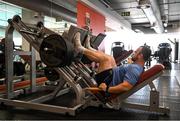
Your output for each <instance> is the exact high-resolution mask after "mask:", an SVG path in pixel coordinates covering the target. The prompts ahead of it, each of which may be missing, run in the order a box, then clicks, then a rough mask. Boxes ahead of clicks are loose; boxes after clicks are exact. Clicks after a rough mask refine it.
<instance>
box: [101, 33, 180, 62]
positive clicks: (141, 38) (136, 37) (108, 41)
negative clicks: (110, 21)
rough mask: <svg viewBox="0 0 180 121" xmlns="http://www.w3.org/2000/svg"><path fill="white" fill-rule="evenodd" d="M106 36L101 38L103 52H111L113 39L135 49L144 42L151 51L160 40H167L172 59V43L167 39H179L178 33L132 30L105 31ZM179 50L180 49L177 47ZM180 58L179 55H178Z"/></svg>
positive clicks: (128, 48) (127, 47)
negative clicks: (134, 31)
mask: <svg viewBox="0 0 180 121" xmlns="http://www.w3.org/2000/svg"><path fill="white" fill-rule="evenodd" d="M106 35H107V36H106V37H105V39H104V40H103V41H104V44H105V53H107V54H110V53H111V45H112V43H113V42H115V41H120V42H124V44H125V49H126V50H130V49H133V50H135V49H136V48H138V47H139V46H141V45H144V43H146V44H147V45H149V46H151V49H152V51H153V52H154V51H156V50H157V47H158V45H159V44H160V43H162V42H167V43H170V44H171V47H172V59H174V44H172V43H171V42H170V41H169V40H168V39H170V40H172V41H174V40H175V39H176V40H178V41H179V40H180V36H179V35H178V34H137V33H132V32H123V31H122V32H106ZM179 50H180V49H179ZM179 59H180V57H179Z"/></svg>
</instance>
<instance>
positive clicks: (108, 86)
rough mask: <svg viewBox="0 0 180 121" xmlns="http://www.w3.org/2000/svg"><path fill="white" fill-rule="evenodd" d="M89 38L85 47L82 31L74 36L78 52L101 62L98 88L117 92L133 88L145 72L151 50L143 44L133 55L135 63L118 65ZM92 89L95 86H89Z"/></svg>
mask: <svg viewBox="0 0 180 121" xmlns="http://www.w3.org/2000/svg"><path fill="white" fill-rule="evenodd" d="M89 40H90V38H89V37H88V38H87V39H86V41H85V47H83V46H82V45H81V41H80V33H79V32H77V33H76V34H75V37H74V47H75V51H76V52H78V53H82V54H84V55H85V56H87V57H88V58H89V59H90V60H92V61H95V62H97V63H99V67H98V72H97V75H96V81H97V83H98V87H97V88H98V89H102V90H104V91H106V92H108V93H116V94H118V93H121V92H124V91H127V90H129V89H131V88H132V87H133V86H134V85H135V84H136V82H137V81H138V79H139V77H140V75H141V73H142V72H143V70H144V64H145V61H147V60H148V59H149V57H150V55H151V50H150V49H149V48H147V47H145V46H141V47H139V48H138V49H137V50H136V51H134V53H133V55H132V60H133V62H134V63H132V64H125V65H121V66H117V65H116V62H115V60H114V58H113V57H112V56H110V55H107V54H105V53H103V52H100V51H97V50H95V49H93V48H91V46H90V43H89ZM91 89H94V87H92V88H89V90H91Z"/></svg>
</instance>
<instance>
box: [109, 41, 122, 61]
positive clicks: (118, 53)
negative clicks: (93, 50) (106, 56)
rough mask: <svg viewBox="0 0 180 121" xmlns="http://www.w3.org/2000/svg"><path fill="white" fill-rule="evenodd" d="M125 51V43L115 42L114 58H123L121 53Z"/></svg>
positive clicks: (113, 45) (112, 51) (112, 47)
mask: <svg viewBox="0 0 180 121" xmlns="http://www.w3.org/2000/svg"><path fill="white" fill-rule="evenodd" d="M123 51H124V43H123V42H113V43H112V46H111V53H112V55H113V57H114V58H117V57H119V56H121V53H122V52H123Z"/></svg>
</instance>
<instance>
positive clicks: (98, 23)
mask: <svg viewBox="0 0 180 121" xmlns="http://www.w3.org/2000/svg"><path fill="white" fill-rule="evenodd" d="M87 13H88V14H89V16H90V17H89V18H90V29H92V34H93V35H97V34H99V33H104V31H105V17H104V16H103V15H101V14H100V13H98V12H97V11H95V10H93V9H92V8H90V7H88V6H87V5H85V4H83V3H82V2H80V1H78V3H77V25H78V27H84V26H86V14H87Z"/></svg>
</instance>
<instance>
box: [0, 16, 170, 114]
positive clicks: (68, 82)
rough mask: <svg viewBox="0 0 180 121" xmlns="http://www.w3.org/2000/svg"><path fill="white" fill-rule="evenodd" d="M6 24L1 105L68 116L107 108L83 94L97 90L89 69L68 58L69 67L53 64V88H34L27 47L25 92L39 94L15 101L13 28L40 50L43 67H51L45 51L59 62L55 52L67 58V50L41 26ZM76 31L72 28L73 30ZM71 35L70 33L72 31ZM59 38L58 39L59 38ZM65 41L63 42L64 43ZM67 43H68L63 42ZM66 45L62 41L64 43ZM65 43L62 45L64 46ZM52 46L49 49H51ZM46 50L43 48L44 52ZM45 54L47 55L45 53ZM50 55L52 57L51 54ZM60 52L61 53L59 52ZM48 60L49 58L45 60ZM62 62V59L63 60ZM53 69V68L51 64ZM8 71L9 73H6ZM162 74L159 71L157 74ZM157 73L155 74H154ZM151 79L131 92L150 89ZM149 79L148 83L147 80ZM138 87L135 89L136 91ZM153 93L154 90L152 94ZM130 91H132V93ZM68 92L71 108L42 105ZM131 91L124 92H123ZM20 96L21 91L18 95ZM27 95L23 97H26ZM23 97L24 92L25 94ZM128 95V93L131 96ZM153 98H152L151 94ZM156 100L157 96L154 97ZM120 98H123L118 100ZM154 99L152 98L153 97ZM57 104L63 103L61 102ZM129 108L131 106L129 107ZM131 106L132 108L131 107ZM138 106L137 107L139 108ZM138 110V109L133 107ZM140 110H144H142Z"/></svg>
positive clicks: (16, 20) (153, 108)
mask: <svg viewBox="0 0 180 121" xmlns="http://www.w3.org/2000/svg"><path fill="white" fill-rule="evenodd" d="M8 22H9V25H8V27H7V31H6V32H7V33H6V40H7V41H6V44H7V45H8V46H10V47H8V48H6V53H5V54H6V60H7V62H6V65H7V66H6V67H7V68H6V73H7V74H6V93H5V94H4V95H3V96H2V97H1V98H0V103H3V104H4V105H10V106H14V107H22V108H28V109H35V110H43V111H48V112H53V113H60V114H70V115H75V114H76V113H77V111H80V110H82V109H84V108H86V107H88V106H97V107H98V106H104V107H107V108H109V107H108V106H107V104H104V102H103V101H101V100H99V98H96V97H95V96H94V95H92V94H89V93H88V92H86V91H85V88H87V87H97V83H96V81H95V80H94V78H93V77H92V76H91V74H92V70H90V69H89V68H88V67H87V66H86V65H85V64H83V63H82V62H81V60H76V61H74V60H75V59H72V62H70V61H69V60H67V61H69V62H70V65H66V64H67V63H66V62H65V63H66V64H64V65H63V66H62V65H61V64H63V63H61V64H59V63H58V64H57V67H52V69H53V70H55V71H56V72H57V73H58V74H59V76H60V77H61V78H59V79H58V80H56V81H55V82H58V83H57V84H56V85H43V86H37V85H36V80H35V63H34V62H35V59H34V54H33V53H34V49H33V48H31V53H30V54H31V56H32V57H31V79H30V81H29V82H28V83H29V84H28V86H29V88H28V90H27V91H25V92H29V93H30V94H33V93H36V94H39V96H38V97H36V98H32V97H31V98H30V97H29V98H28V99H26V100H25V99H22V98H18V95H20V93H19V92H18V90H17V91H14V83H13V81H12V75H13V74H12V71H11V70H12V68H13V66H12V65H13V64H12V60H11V59H12V56H13V55H12V54H11V53H13V52H12V50H13V49H12V32H13V30H14V29H16V30H17V31H18V32H19V33H20V34H21V35H22V36H23V37H24V38H25V39H26V40H27V41H28V42H29V43H30V45H32V47H34V48H35V49H36V50H37V51H40V48H42V51H45V52H43V54H44V53H45V54H44V55H41V56H45V57H44V58H45V61H46V62H47V66H48V65H51V63H50V61H47V60H46V59H48V58H47V57H48V54H49V53H48V52H50V57H54V58H56V59H57V60H59V61H62V60H63V59H64V58H63V59H61V58H60V57H57V52H58V51H57V50H58V49H59V51H64V52H65V54H64V56H63V57H66V56H68V55H67V54H68V51H67V48H65V49H64V48H61V46H59V43H61V41H60V40H62V41H64V39H62V38H61V37H58V35H57V34H56V36H57V38H58V39H57V40H53V39H56V38H53V39H50V40H52V41H54V42H56V43H55V44H57V43H58V44H57V46H56V45H53V43H52V42H47V38H46V37H48V36H51V35H52V36H54V35H55V33H54V32H52V31H50V30H49V29H47V28H45V27H43V25H42V24H40V26H33V27H32V26H27V25H25V24H24V23H23V22H22V21H21V20H20V17H19V16H14V17H13V19H12V20H9V21H8ZM30 28H31V29H30ZM75 30H76V29H75ZM72 33H73V31H72ZM59 36H60V35H59ZM72 36H74V34H72V35H71V34H70V36H69V38H73V37H72ZM59 38H61V39H59ZM44 40H45V42H47V43H48V44H47V45H48V46H47V47H46V46H45V47H44V46H43V45H41V44H42V43H43V44H45V45H46V43H45V42H43V41H44ZM65 41H66V40H65ZM67 41H69V40H67ZM64 43H65V45H66V42H64ZM68 45H69V44H67V45H66V46H68ZM51 46H52V47H51ZM45 48H47V49H45ZM52 48H55V51H53V50H51V49H52ZM8 52H10V53H8ZM46 52H47V53H46ZM52 53H53V54H52ZM60 53H61V52H60ZM49 59H51V58H49ZM64 60H65V59H64ZM53 66H56V65H53ZM10 69H11V70H10ZM160 72H162V69H161V71H160ZM157 73H158V72H157ZM151 76H152V77H150V78H149V77H148V79H147V80H145V81H143V82H142V83H140V84H138V85H137V86H136V87H135V88H133V89H134V90H133V91H134V92H135V90H136V88H137V89H139V88H142V87H143V86H145V85H146V83H148V84H149V85H150V86H152V85H153V84H151V83H150V82H152V80H154V79H155V77H157V76H159V73H158V74H155V73H154V75H151ZM148 80H149V81H148ZM138 87H139V88H138ZM153 90H154V87H153V89H152V91H153ZM133 91H132V92H133ZM40 92H46V94H44V95H40ZM70 92H73V94H74V95H75V96H73V99H72V102H73V104H72V105H70V106H69V105H65V106H62V105H61V106H59V105H51V104H46V103H44V102H47V101H49V100H52V99H55V98H61V95H65V94H68V93H70ZM128 92H131V91H127V92H126V93H128ZM21 93H22V92H21ZM29 93H27V94H29ZM25 94H26V93H25ZM131 94H132V93H131ZM26 96H31V95H26ZM153 96H154V95H153ZM127 97H128V95H124V98H127ZM157 97H158V95H157ZM122 99H123V98H122ZM154 99H156V98H154ZM60 101H64V100H63V99H62V100H60ZM122 101H123V100H120V101H119V103H118V104H120V103H121V102H122ZM152 103H153V105H152V106H150V108H151V110H148V111H155V112H160V113H168V111H169V110H166V109H160V110H159V108H158V107H157V106H156V104H157V102H152ZM129 106H131V105H129ZM118 107H119V106H113V108H114V109H117V108H118ZM134 107H135V106H134ZM139 107H140V106H139ZM136 108H138V106H136ZM141 109H145V108H144V107H143V108H141Z"/></svg>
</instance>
